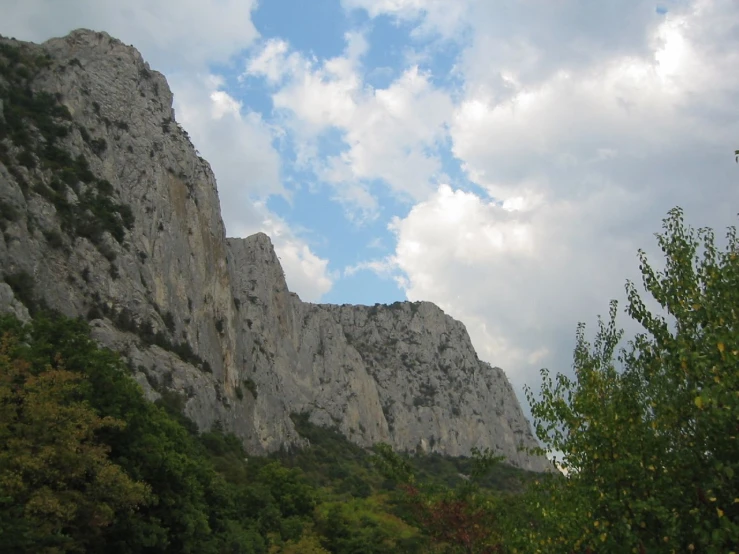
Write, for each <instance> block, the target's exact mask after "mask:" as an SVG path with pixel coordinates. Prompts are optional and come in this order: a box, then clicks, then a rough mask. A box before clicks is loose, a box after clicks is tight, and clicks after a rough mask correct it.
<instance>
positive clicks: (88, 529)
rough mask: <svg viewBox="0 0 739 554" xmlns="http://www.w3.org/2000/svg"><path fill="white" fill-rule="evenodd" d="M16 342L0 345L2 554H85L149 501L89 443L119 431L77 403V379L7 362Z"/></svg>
mask: <svg viewBox="0 0 739 554" xmlns="http://www.w3.org/2000/svg"><path fill="white" fill-rule="evenodd" d="M18 338H19V337H18V336H17V335H15V336H14V335H10V334H6V335H5V336H3V338H2V342H1V343H0V445H2V446H0V542H2V544H3V546H4V549H7V550H5V551H6V552H11V551H12V552H44V553H53V552H67V551H68V552H84V551H85V550H87V548H88V547H89V546H90V545H92V544H95V542H96V541H97V540H99V539H100V537H101V535H102V534H103V533H104V531H105V528H107V527H109V526H110V525H111V523H113V521H114V520H115V519H116V518H117V517H125V516H126V515H128V514H131V513H132V512H133V511H135V509H136V508H137V506H139V505H141V504H144V503H145V502H147V501H148V500H149V494H150V489H149V487H148V486H147V485H146V484H144V483H141V482H135V481H133V480H132V479H131V478H130V477H129V476H128V475H126V473H125V472H124V471H123V469H122V468H121V467H120V466H118V465H116V464H114V463H112V462H111V461H110V459H109V458H108V454H109V452H110V447H109V446H107V445H105V444H103V443H101V442H100V441H99V440H96V434H97V433H98V432H99V431H100V430H102V429H122V428H123V427H124V426H125V424H124V423H123V422H122V421H121V420H117V419H114V418H112V417H109V416H106V417H100V416H99V415H98V414H96V413H95V411H94V410H92V409H91V407H90V406H89V405H88V404H87V403H86V402H85V401H84V400H82V396H83V395H81V394H80V393H81V388H82V380H83V377H82V375H80V374H79V373H74V372H70V371H67V370H65V369H64V367H63V365H62V363H61V361H60V360H57V364H56V368H52V367H47V368H45V369H46V370H45V371H41V372H39V371H38V367H34V366H33V365H32V364H31V363H29V362H28V361H26V360H24V359H22V358H19V357H17V356H15V355H14V352H15V351H17V350H18V348H19V345H18Z"/></svg>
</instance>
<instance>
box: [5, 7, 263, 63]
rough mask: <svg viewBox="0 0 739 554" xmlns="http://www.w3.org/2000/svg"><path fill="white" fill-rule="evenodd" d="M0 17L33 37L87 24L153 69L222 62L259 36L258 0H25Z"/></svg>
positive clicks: (13, 31)
mask: <svg viewBox="0 0 739 554" xmlns="http://www.w3.org/2000/svg"><path fill="white" fill-rule="evenodd" d="M11 3H12V5H13V7H12V9H9V10H8V9H4V10H3V17H2V19H0V33H2V34H3V35H8V36H15V37H16V38H19V39H23V40H31V41H34V42H37V41H44V40H46V39H48V38H51V37H54V36H64V35H66V34H67V33H69V32H70V31H72V30H73V29H77V28H80V27H86V28H90V29H93V30H95V31H106V32H107V33H109V34H110V35H111V36H114V37H116V38H118V39H120V40H122V41H123V42H125V43H128V44H133V45H134V46H136V48H137V49H139V50H140V51H141V53H142V54H143V56H144V58H145V59H146V60H147V61H148V62H149V63H151V64H152V66H153V67H154V68H155V69H158V70H160V71H166V72H168V73H169V72H171V71H172V70H175V69H178V70H182V69H185V68H187V67H191V66H202V65H203V64H204V63H205V62H226V61H228V59H229V58H230V57H231V56H232V55H233V54H235V53H236V52H238V51H240V50H242V49H244V48H246V47H248V46H249V45H250V44H251V43H252V42H253V41H254V39H256V38H257V37H258V36H259V33H258V32H257V30H256V28H255V27H254V24H253V23H252V20H251V13H252V11H253V10H254V8H255V7H256V5H257V2H256V0H127V1H125V2H105V1H100V0H67V1H65V2H59V1H58V0H23V1H22V2H12V1H11Z"/></svg>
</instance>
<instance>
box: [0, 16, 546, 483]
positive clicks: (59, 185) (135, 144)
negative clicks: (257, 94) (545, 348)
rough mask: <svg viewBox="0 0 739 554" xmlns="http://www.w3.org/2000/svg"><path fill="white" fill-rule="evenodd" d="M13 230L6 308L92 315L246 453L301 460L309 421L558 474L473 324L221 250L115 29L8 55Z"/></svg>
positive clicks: (185, 154) (184, 139)
mask: <svg viewBox="0 0 739 554" xmlns="http://www.w3.org/2000/svg"><path fill="white" fill-rule="evenodd" d="M0 230H1V231H2V236H1V237H0V272H1V277H2V281H0V311H3V312H12V313H14V314H15V315H17V316H18V317H19V318H21V319H25V320H27V319H28V318H29V317H30V316H31V315H32V314H33V313H34V312H35V311H36V310H38V309H40V308H43V307H48V308H51V309H54V310H58V311H59V312H61V313H63V314H65V315H68V316H82V317H84V318H86V319H87V320H88V321H90V325H91V326H92V328H93V336H94V338H95V339H96V340H97V341H98V342H99V343H101V344H102V345H104V346H107V347H109V348H111V349H113V350H115V351H118V352H120V353H121V355H122V356H123V357H124V359H125V360H126V361H127V363H128V365H129V367H130V369H131V372H132V374H133V376H134V377H135V379H136V380H137V381H138V382H139V383H140V385H141V386H142V388H143V389H144V391H145V394H146V395H147V398H149V399H150V400H155V399H157V398H159V397H160V396H161V395H163V394H164V395H168V396H170V397H171V396H173V395H174V396H176V397H178V398H179V399H180V401H181V403H182V406H183V408H184V413H185V414H186V415H187V416H188V417H189V418H191V419H192V420H193V421H194V422H195V424H196V425H197V426H198V428H200V429H210V428H212V427H213V426H215V425H219V426H220V427H221V428H222V429H224V430H226V431H229V432H233V433H234V434H236V435H237V436H238V437H239V438H240V439H241V440H242V441H243V443H244V446H245V447H246V449H247V451H249V452H252V453H255V454H263V453H267V452H273V451H276V450H278V449H281V448H292V447H299V446H303V445H304V444H305V440H304V439H302V438H301V437H300V435H299V434H298V433H297V431H296V429H295V424H294V422H293V419H292V418H291V415H292V414H306V415H307V417H308V420H309V421H310V422H312V423H314V424H317V425H321V426H330V427H336V428H337V429H338V430H339V431H340V432H341V433H342V434H344V435H345V436H346V437H348V438H349V439H350V440H351V441H353V442H355V443H356V444H358V445H360V446H369V445H371V444H373V443H376V442H387V443H389V444H390V445H392V446H393V448H395V449H396V450H400V451H422V452H436V453H441V454H448V455H453V456H458V455H468V454H469V453H470V451H471V448H473V447H479V448H485V447H489V448H491V449H492V450H494V451H495V452H497V453H499V454H502V455H504V456H505V457H506V459H507V460H508V462H509V463H511V464H512V465H514V466H517V467H521V468H523V469H529V470H534V471H545V470H547V469H549V467H550V466H549V463H548V462H547V461H546V460H545V459H544V458H542V457H537V456H532V455H530V454H528V453H526V452H522V451H520V450H519V448H518V447H519V446H525V447H531V446H536V441H535V439H534V437H533V435H532V433H531V430H530V427H529V424H528V422H527V421H526V419H525V418H524V416H523V413H522V411H521V408H520V405H519V403H518V401H517V399H516V397H515V394H514V392H513V390H512V388H511V386H510V384H509V382H508V380H507V378H506V376H505V374H504V373H503V371H502V370H501V369H500V368H496V367H491V366H490V365H489V364H487V363H484V362H482V361H481V360H480V359H479V358H478V357H477V355H476V353H475V351H474V348H473V347H472V344H471V342H470V339H469V336H468V334H467V331H466V329H465V327H464V325H463V324H462V323H460V322H458V321H455V320H454V319H452V318H451V317H449V316H447V315H445V314H444V313H443V312H442V311H441V310H440V309H439V308H438V307H436V306H435V305H433V304H431V303H428V302H415V303H409V302H396V303H395V304H392V305H389V306H388V305H375V306H352V305H342V306H337V305H325V304H310V303H306V302H302V301H301V300H300V298H299V297H298V296H297V295H296V294H294V293H291V292H290V291H289V289H288V287H287V284H286V282H285V278H284V273H283V271H282V268H281V267H280V263H279V260H278V258H277V256H276V254H275V251H274V248H273V247H272V243H271V241H270V239H269V237H267V236H266V235H264V234H261V233H259V234H256V235H254V236H251V237H247V238H226V236H225V228H224V225H223V221H222V219H221V213H220V205H219V200H218V193H217V188H216V180H215V177H214V175H213V172H212V171H211V168H210V166H209V164H208V162H206V161H205V160H204V159H202V158H201V157H199V156H198V154H197V152H196V150H195V148H194V146H193V144H192V143H191V141H190V139H189V138H188V135H187V133H186V132H185V130H184V129H182V128H181V127H180V126H179V124H178V123H177V122H176V119H175V113H174V110H173V109H172V92H171V91H170V89H169V87H168V85H167V81H166V80H165V78H164V76H162V75H161V74H160V73H158V72H156V71H153V70H152V69H151V68H150V67H149V65H148V64H147V63H146V62H145V61H144V60H143V59H142V57H141V55H140V53H139V52H138V51H137V50H136V49H135V48H133V47H132V46H127V45H125V44H123V43H121V42H120V41H118V40H116V39H114V38H112V37H110V36H109V35H107V34H106V33H100V32H93V31H89V30H77V31H74V32H72V33H70V34H69V35H68V36H66V37H63V38H55V39H52V40H49V41H47V42H45V43H43V44H40V45H36V44H31V43H24V42H19V41H15V40H10V39H5V38H2V39H0Z"/></svg>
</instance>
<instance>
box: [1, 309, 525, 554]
mask: <svg viewBox="0 0 739 554" xmlns="http://www.w3.org/2000/svg"><path fill="white" fill-rule="evenodd" d="M0 336H1V337H2V339H0V544H1V545H2V547H3V549H2V551H3V552H9V553H30V552H34V553H36V552H44V553H49V554H51V553H61V552H106V553H107V552H112V553H125V552H131V553H133V552H151V553H156V552H171V553H175V552H178V553H179V552H193V553H207V552H213V553H220V552H233V553H251V552H254V553H261V552H265V553H266V552H294V553H303V552H305V553H309V552H335V553H391V552H430V551H433V549H434V548H436V547H435V546H433V545H432V544H431V543H430V540H431V537H430V536H429V535H428V534H426V533H423V532H421V531H419V529H418V528H417V527H415V526H414V525H413V523H415V521H414V520H413V517H412V514H410V513H409V511H408V504H407V502H404V496H403V495H402V494H401V493H400V491H399V490H398V489H397V488H396V487H395V484H394V483H393V482H391V481H387V480H385V479H384V478H383V477H382V476H381V475H380V473H379V472H378V471H377V469H376V468H375V466H374V465H373V464H372V463H371V460H370V456H369V454H368V453H367V452H366V451H365V450H363V449H361V448H359V447H357V446H356V445H353V444H351V443H349V442H348V441H347V440H346V439H345V438H344V437H343V436H341V435H340V434H339V433H337V432H336V431H334V430H330V429H323V428H319V427H315V426H313V425H311V424H310V423H308V421H307V419H306V418H305V417H304V416H296V422H297V423H298V428H299V429H300V431H301V433H303V434H304V436H306V437H308V438H309V439H310V440H311V442H312V443H313V445H314V446H313V447H312V448H308V449H305V450H300V451H294V452H281V453H278V454H276V455H275V456H273V457H272V458H253V457H249V458H248V459H247V456H246V454H245V452H244V451H243V449H242V446H241V444H240V442H239V441H238V439H236V438H235V437H234V436H232V435H226V434H224V433H222V432H220V431H219V430H218V429H215V430H213V431H212V432H208V433H202V434H199V433H198V432H197V430H196V428H195V427H194V425H193V424H192V422H190V421H189V420H188V419H187V418H185V417H184V416H183V415H182V413H181V408H182V405H181V399H180V397H179V396H178V395H176V394H165V395H164V396H163V397H162V399H161V400H159V401H158V402H157V403H156V404H151V403H149V402H147V401H146V400H145V399H144V397H143V395H142V392H141V390H140V388H139V386H138V384H136V382H135V381H134V380H133V379H132V378H131V377H130V376H129V375H128V374H127V371H128V369H127V367H126V365H125V364H124V363H123V362H122V360H121V359H120V358H119V357H118V355H116V354H114V353H112V352H110V351H108V350H105V349H101V348H99V347H98V346H97V345H96V344H95V343H94V342H93V341H92V340H91V339H90V338H89V328H88V327H87V324H86V323H85V322H84V321H82V320H77V319H67V318H63V317H59V316H56V315H48V314H45V313H39V314H37V316H36V317H35V319H34V321H33V322H32V323H31V324H28V325H25V326H24V325H22V324H21V323H20V322H18V321H17V320H15V319H14V318H12V317H10V316H5V317H3V318H2V319H0ZM416 463H417V467H419V468H424V467H425V468H426V469H425V471H426V473H427V474H428V475H433V476H435V477H434V479H435V481H436V482H438V483H439V484H440V485H441V484H442V482H444V481H448V482H453V481H454V480H455V478H456V473H458V471H459V470H460V469H462V470H464V469H465V468H467V467H469V465H468V464H469V461H465V460H450V459H442V458H441V457H435V458H429V459H426V460H423V461H422V460H420V459H419V460H416ZM431 466H439V467H443V468H445V469H444V470H443V471H442V470H438V469H437V470H430V469H429V468H430V467H431ZM517 476H518V473H517V472H516V471H515V470H513V469H512V468H506V469H504V470H502V471H501V472H500V475H498V476H497V478H496V479H497V480H498V481H499V482H500V483H505V485H506V486H508V487H517V486H519V485H518V484H516V483H518V480H517V479H518V477H517ZM491 483H493V481H491ZM404 517H405V519H406V520H407V521H404V519H403V518H404Z"/></svg>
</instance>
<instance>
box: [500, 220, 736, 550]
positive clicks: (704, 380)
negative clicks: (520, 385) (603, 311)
mask: <svg viewBox="0 0 739 554" xmlns="http://www.w3.org/2000/svg"><path fill="white" fill-rule="evenodd" d="M663 229H664V233H662V234H657V240H658V243H659V246H660V247H661V249H662V252H663V253H664V255H665V258H666V260H665V267H664V269H663V270H661V271H658V270H655V269H654V268H653V267H652V266H651V265H650V263H649V262H648V260H647V257H646V255H645V253H644V252H643V251H640V252H639V258H640V261H641V265H640V270H641V273H642V276H643V285H644V288H645V289H646V291H648V293H649V294H650V295H651V296H652V298H653V299H654V301H655V302H656V303H657V304H658V305H659V306H660V307H661V309H662V311H663V312H664V313H666V314H667V316H666V317H664V316H662V315H660V314H658V313H652V312H651V311H650V310H649V309H648V308H647V304H646V302H645V301H644V299H643V298H642V296H641V295H640V293H639V291H638V290H637V287H636V286H635V284H634V283H631V282H627V284H626V291H627V295H628V306H627V308H626V312H627V313H628V314H629V315H630V316H631V317H632V318H633V319H634V320H635V321H637V322H638V323H639V324H640V325H641V326H642V327H643V329H644V332H641V333H639V334H637V335H636V336H635V337H634V338H633V340H631V341H629V342H628V343H627V345H626V347H623V348H619V344H620V341H621V339H622V336H623V332H622V331H621V330H619V329H618V328H617V326H616V321H615V320H616V312H617V304H616V302H615V301H614V302H612V303H611V309H610V318H609V320H608V322H607V323H605V322H603V321H601V320H599V327H598V332H597V335H596V338H595V341H594V343H593V344H592V345H591V344H590V343H589V342H588V341H586V340H585V327H584V325H583V324H580V325H579V326H578V330H577V345H576V348H575V354H574V370H575V375H574V378H569V377H567V376H565V375H562V374H559V375H557V376H556V378H555V379H554V380H553V379H552V378H551V377H550V375H549V373H548V372H547V371H546V370H543V371H542V376H543V384H542V390H541V396H540V397H539V398H536V397H534V395H533V394H532V392H531V390H530V389H528V390H527V396H528V398H529V401H530V403H531V405H532V413H533V415H534V419H535V427H536V432H537V435H538V436H539V438H540V440H541V441H542V442H543V443H544V444H545V446H546V448H547V449H549V450H551V451H553V452H560V453H561V457H560V459H558V463H559V465H560V466H561V467H562V468H563V470H564V471H565V472H566V477H561V476H551V477H550V478H543V479H542V480H540V481H539V484H538V486H536V487H534V488H533V490H532V491H531V492H530V493H529V495H528V498H527V504H526V506H525V507H524V508H523V509H522V510H521V511H520V512H519V513H517V514H516V516H515V518H512V519H511V522H512V523H511V525H510V527H509V531H510V533H509V537H508V538H509V544H510V546H511V549H512V550H513V551H518V552H563V553H564V552H567V553H570V552H599V553H600V552H604V553H610V552H613V553H622V552H637V553H645V552H649V553H662V552H665V553H668V552H701V553H716V554H718V553H726V552H734V551H735V550H734V549H736V545H738V544H739V480H738V479H739V442H737V433H739V256H738V255H737V252H738V251H739V243H738V241H737V237H736V230H735V228H733V227H731V228H729V230H728V233H727V239H728V245H727V247H726V249H725V251H722V252H719V250H718V249H717V247H716V246H715V244H714V234H713V232H712V231H711V230H710V229H699V230H698V231H697V233H696V232H695V231H694V230H693V229H692V228H690V227H686V226H685V224H684V222H683V213H682V210H680V209H679V208H676V209H674V210H672V211H670V213H669V215H668V217H667V218H666V219H665V220H664V225H663ZM513 522H515V524H513Z"/></svg>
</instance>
